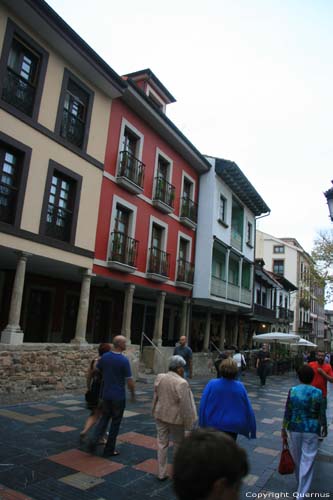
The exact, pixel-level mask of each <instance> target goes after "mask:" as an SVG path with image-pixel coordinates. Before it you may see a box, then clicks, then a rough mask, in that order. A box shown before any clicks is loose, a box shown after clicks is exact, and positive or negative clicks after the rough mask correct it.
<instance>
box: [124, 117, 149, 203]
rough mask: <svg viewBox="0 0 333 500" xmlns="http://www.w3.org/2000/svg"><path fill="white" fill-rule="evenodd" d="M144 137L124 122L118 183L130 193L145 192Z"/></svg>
mask: <svg viewBox="0 0 333 500" xmlns="http://www.w3.org/2000/svg"><path fill="white" fill-rule="evenodd" d="M143 138H144V136H143V135H142V134H141V133H140V132H139V131H138V130H136V129H135V127H133V126H132V125H131V124H130V123H128V122H127V121H126V120H124V119H123V120H122V126H121V133H120V141H119V164H118V171H117V182H118V183H119V184H121V185H122V186H123V187H124V188H125V189H127V190H128V191H130V192H132V193H135V194H139V193H142V192H143V187H144V173H145V165H144V163H142V161H141V157H142V149H143Z"/></svg>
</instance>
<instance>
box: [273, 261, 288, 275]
mask: <svg viewBox="0 0 333 500" xmlns="http://www.w3.org/2000/svg"><path fill="white" fill-rule="evenodd" d="M277 263H279V264H277ZM275 266H276V267H278V268H280V267H282V268H283V272H282V273H281V272H280V271H279V270H276V267H275ZM272 267H273V273H275V274H279V275H281V276H284V272H285V261H284V259H273V266H272Z"/></svg>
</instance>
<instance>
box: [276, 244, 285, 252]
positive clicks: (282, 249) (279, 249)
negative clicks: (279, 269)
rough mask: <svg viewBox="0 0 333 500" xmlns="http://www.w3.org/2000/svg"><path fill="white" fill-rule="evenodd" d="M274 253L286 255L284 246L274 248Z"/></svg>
mask: <svg viewBox="0 0 333 500" xmlns="http://www.w3.org/2000/svg"><path fill="white" fill-rule="evenodd" d="M273 252H274V253H284V245H275V246H274V248H273Z"/></svg>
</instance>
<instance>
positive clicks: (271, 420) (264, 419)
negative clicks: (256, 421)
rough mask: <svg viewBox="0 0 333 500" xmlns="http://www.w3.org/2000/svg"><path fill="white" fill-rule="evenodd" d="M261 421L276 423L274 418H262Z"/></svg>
mask: <svg viewBox="0 0 333 500" xmlns="http://www.w3.org/2000/svg"><path fill="white" fill-rule="evenodd" d="M260 422H262V423H263V424H274V422H275V420H274V418H263V419H262V420H260Z"/></svg>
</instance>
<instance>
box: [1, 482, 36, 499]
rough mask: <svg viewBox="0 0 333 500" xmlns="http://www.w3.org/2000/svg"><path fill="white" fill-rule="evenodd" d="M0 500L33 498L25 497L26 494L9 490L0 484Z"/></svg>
mask: <svg viewBox="0 0 333 500" xmlns="http://www.w3.org/2000/svg"><path fill="white" fill-rule="evenodd" d="M0 500H33V498H31V497H27V495H24V494H23V493H19V492H18V491H14V490H11V489H9V488H6V487H5V486H2V485H1V484H0Z"/></svg>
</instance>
